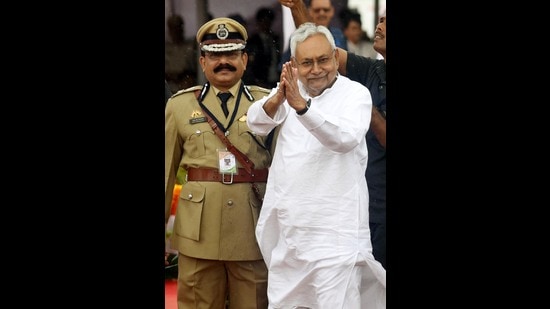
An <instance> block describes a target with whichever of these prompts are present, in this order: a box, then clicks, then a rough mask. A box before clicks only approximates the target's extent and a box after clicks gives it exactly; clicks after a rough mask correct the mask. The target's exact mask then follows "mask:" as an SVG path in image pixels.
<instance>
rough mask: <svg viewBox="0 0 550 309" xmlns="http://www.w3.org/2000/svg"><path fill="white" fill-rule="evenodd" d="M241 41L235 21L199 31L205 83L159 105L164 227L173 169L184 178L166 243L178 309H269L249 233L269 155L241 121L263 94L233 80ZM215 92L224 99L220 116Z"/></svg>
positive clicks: (242, 61)
mask: <svg viewBox="0 0 550 309" xmlns="http://www.w3.org/2000/svg"><path fill="white" fill-rule="evenodd" d="M247 39H248V35H247V32H246V29H245V28H244V27H243V26H242V25H241V24H239V23H238V22H236V21H235V20H233V19H229V18H216V19H213V20H210V21H208V22H207V23H205V24H204V25H202V26H201V27H200V29H199V30H198V31H197V42H198V44H199V47H200V57H199V62H200V65H201V68H202V71H203V72H204V74H205V77H206V80H207V82H206V83H205V84H204V85H200V86H195V87H191V88H188V89H184V90H180V91H179V92H177V93H176V94H174V95H173V96H172V97H171V98H170V99H169V101H168V103H167V105H166V110H165V193H166V195H165V218H166V220H168V218H169V216H170V204H171V201H172V193H173V188H174V184H175V182H176V175H177V172H178V169H179V168H183V169H185V170H186V172H187V179H186V181H185V183H184V184H183V187H182V189H181V191H180V195H179V201H178V207H177V211H176V218H175V221H174V227H173V233H172V238H171V240H170V241H171V244H172V248H173V249H175V250H177V251H178V292H177V300H178V308H179V309H184V308H225V307H224V306H225V302H226V298H228V299H229V308H230V309H252V308H254V309H257V308H262V309H264V308H267V306H268V302H267V269H266V265H265V263H264V261H263V259H262V255H261V252H260V250H259V248H258V245H257V242H256V239H255V232H254V231H255V227H256V222H257V219H258V215H259V212H260V207H261V204H262V199H263V194H264V192H265V183H266V180H267V167H268V166H269V164H270V163H271V155H270V152H269V145H268V141H267V140H268V138H266V137H260V136H255V134H254V133H253V132H251V130H250V129H249V128H248V126H247V124H246V113H247V110H248V107H249V106H250V105H251V104H252V103H253V102H254V101H255V100H258V99H260V98H262V97H264V96H266V95H267V94H269V90H268V89H264V88H261V87H257V86H247V85H244V84H243V82H242V80H241V78H242V76H243V74H244V71H245V69H246V65H247V61H248V55H247V54H246V52H245V51H244V48H245V46H246V40H247ZM219 93H226V94H227V96H228V97H229V99H228V100H227V103H226V105H227V107H226V108H225V107H223V106H222V105H223V104H222V99H221V98H220V97H218V94H219ZM224 109H225V111H224ZM214 128H216V130H220V131H221V133H222V134H220V135H222V136H225V137H226V138H227V139H228V142H229V145H228V144H227V143H225V142H223V140H222V138H221V137H220V136H219V135H218V134H217V133H216V132H215V129H214ZM230 145H232V146H234V147H235V148H236V149H238V151H240V152H242V153H243V154H244V157H246V158H245V160H242V159H243V158H242V157H240V155H239V154H238V151H235V150H234V149H233V148H232V147H231V146H230ZM246 160H249V161H250V163H252V164H253V166H252V167H251V166H250V165H249V164H247V163H243V162H246ZM247 166H248V168H247Z"/></svg>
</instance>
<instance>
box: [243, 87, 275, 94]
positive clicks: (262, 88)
mask: <svg viewBox="0 0 550 309" xmlns="http://www.w3.org/2000/svg"><path fill="white" fill-rule="evenodd" d="M246 87H247V88H248V90H250V91H260V92H265V93H267V94H269V93H270V92H271V89H267V88H264V87H260V86H256V85H251V86H248V85H247V86H246Z"/></svg>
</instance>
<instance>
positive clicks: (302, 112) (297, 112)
mask: <svg viewBox="0 0 550 309" xmlns="http://www.w3.org/2000/svg"><path fill="white" fill-rule="evenodd" d="M310 105H311V98H309V99H307V102H306V107H304V109H301V110H299V111H296V114H298V115H300V116H302V115H303V114H305V113H306V112H307V111H308V109H309V106H310Z"/></svg>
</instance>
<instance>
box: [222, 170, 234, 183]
mask: <svg viewBox="0 0 550 309" xmlns="http://www.w3.org/2000/svg"><path fill="white" fill-rule="evenodd" d="M225 175H231V178H230V179H229V181H225ZM222 183H223V184H224V185H230V184H232V183H233V173H228V174H226V173H222Z"/></svg>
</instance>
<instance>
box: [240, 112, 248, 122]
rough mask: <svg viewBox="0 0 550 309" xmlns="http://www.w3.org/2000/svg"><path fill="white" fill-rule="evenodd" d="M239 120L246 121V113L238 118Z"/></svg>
mask: <svg viewBox="0 0 550 309" xmlns="http://www.w3.org/2000/svg"><path fill="white" fill-rule="evenodd" d="M239 121H240V122H245V121H246V114H244V115H243V116H242V117H241V118H239Z"/></svg>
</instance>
